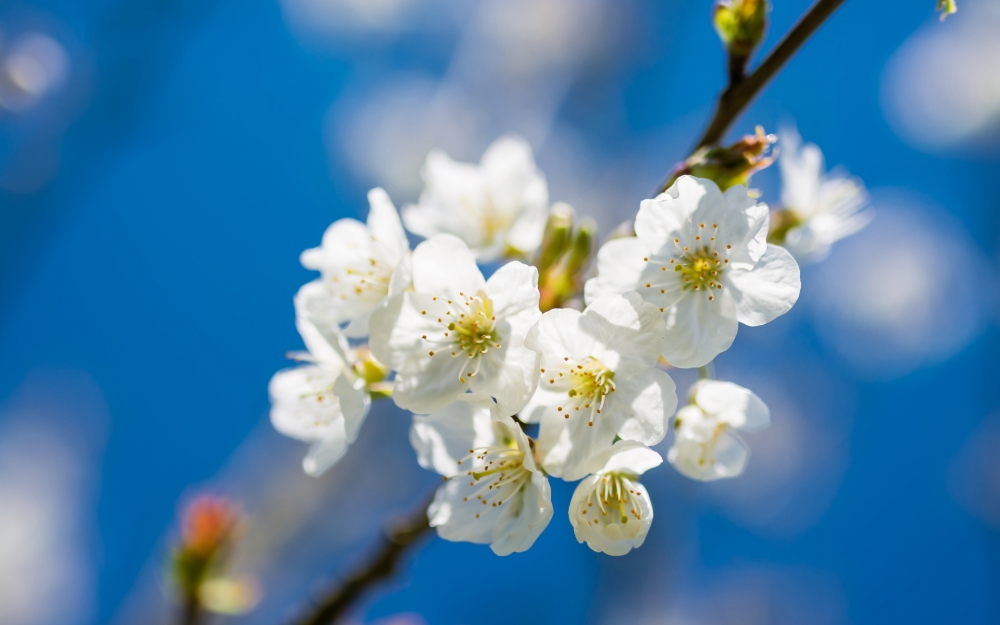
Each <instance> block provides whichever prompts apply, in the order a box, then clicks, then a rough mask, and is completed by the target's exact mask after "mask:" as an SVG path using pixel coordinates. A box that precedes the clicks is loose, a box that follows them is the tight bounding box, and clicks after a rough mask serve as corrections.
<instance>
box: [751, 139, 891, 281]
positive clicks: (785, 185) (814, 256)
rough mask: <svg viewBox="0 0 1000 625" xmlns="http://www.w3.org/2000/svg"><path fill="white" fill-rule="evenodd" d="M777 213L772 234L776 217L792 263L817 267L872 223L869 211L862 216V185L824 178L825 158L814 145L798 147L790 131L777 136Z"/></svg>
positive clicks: (839, 177) (841, 178)
mask: <svg viewBox="0 0 1000 625" xmlns="http://www.w3.org/2000/svg"><path fill="white" fill-rule="evenodd" d="M781 148H782V149H781V156H780V157H779V159H778V165H779V167H780V168H781V184H782V186H781V203H782V206H781V210H780V211H779V212H778V214H777V215H772V217H771V219H772V225H771V228H772V234H773V233H774V227H775V224H774V223H773V220H774V219H775V217H777V218H778V225H779V227H781V229H782V230H783V231H784V232H782V233H781V234H782V241H780V242H779V244H780V245H781V246H782V247H784V248H785V249H787V250H788V251H789V252H791V254H792V256H794V257H795V260H796V261H798V262H800V263H804V262H816V261H819V260H823V259H824V258H825V257H826V256H827V255H828V254H829V253H830V246H831V245H833V244H834V243H836V242H837V241H839V240H840V239H843V238H844V237H846V236H850V235H852V234H854V233H855V232H857V231H858V230H861V229H862V228H864V227H865V226H867V225H868V222H870V221H871V220H872V217H873V214H872V211H864V212H860V211H861V209H862V208H864V206H865V204H867V202H868V194H867V193H866V192H865V188H864V185H863V184H862V183H861V181H860V180H858V179H857V178H852V177H849V176H847V175H844V174H841V173H837V172H834V173H831V174H827V172H826V171H825V167H824V164H823V153H822V152H821V151H820V149H819V147H817V146H816V145H815V144H812V143H807V144H806V145H802V138H801V137H799V134H798V132H797V131H796V130H795V129H794V128H788V129H785V130H783V131H782V132H781Z"/></svg>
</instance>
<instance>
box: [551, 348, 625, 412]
mask: <svg viewBox="0 0 1000 625" xmlns="http://www.w3.org/2000/svg"><path fill="white" fill-rule="evenodd" d="M541 372H542V373H543V374H546V373H547V374H548V375H549V378H548V381H549V385H550V386H551V387H552V388H554V389H557V390H565V391H566V397H567V400H566V402H565V403H564V404H562V405H561V406H557V408H556V410H557V411H558V412H561V413H563V416H564V417H566V418H567V419H569V416H570V414H571V413H573V412H580V409H581V408H582V409H583V410H584V412H586V413H587V414H588V415H589V419H588V422H589V423H590V425H594V415H595V414H601V410H603V409H604V402H605V401H607V398H608V396H609V395H611V393H614V392H615V372H614V371H612V370H611V369H608V368H607V367H606V366H605V365H604V364H603V363H602V362H601V361H600V360H598V359H596V358H594V357H593V356H587V357H586V358H584V359H583V360H581V361H579V362H577V361H574V360H572V359H571V358H570V357H569V356H566V357H565V358H563V364H562V365H561V366H558V367H556V368H555V369H549V370H546V369H542V370H541Z"/></svg>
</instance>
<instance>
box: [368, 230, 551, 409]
mask: <svg viewBox="0 0 1000 625" xmlns="http://www.w3.org/2000/svg"><path fill="white" fill-rule="evenodd" d="M412 272H413V273H412V275H413V289H412V290H410V291H406V292H405V293H403V294H402V295H400V296H399V297H396V298H394V299H393V300H391V301H390V303H389V304H388V305H387V306H386V307H384V308H382V309H380V310H378V311H376V312H375V313H374V314H373V315H372V323H371V349H372V352H373V353H374V354H375V356H376V357H377V358H378V359H379V360H381V361H382V362H384V363H386V364H387V365H389V367H390V368H392V369H394V370H395V371H396V380H395V382H394V385H393V392H392V398H393V400H395V402H396V404H397V405H398V406H399V407H401V408H405V409H407V410H411V411H413V412H417V413H424V414H426V413H432V412H436V411H438V410H441V409H443V408H444V407H445V406H447V405H448V404H450V403H451V402H452V401H454V400H455V399H456V398H458V397H459V396H460V395H462V394H463V393H466V392H467V391H479V392H483V393H485V394H486V395H489V396H490V397H492V398H494V399H495V400H496V402H497V406H498V409H499V412H500V414H502V415H504V416H510V415H513V414H515V413H517V411H519V410H520V409H521V408H523V407H524V404H525V403H527V401H528V398H529V397H530V396H531V393H532V391H533V390H534V388H535V383H536V381H537V380H538V354H536V353H535V352H533V351H532V350H530V349H528V348H527V347H525V346H524V337H525V335H527V333H528V330H530V329H531V327H532V326H533V325H535V322H536V321H537V320H538V318H539V317H540V316H541V314H542V313H541V311H540V310H539V309H538V298H539V295H538V270H537V269H535V268H534V267H529V266H527V265H525V264H523V263H520V262H511V263H508V264H506V265H504V266H503V267H501V268H500V269H498V270H497V271H496V273H494V274H493V275H492V276H491V277H490V279H489V280H485V279H484V278H483V274H482V273H481V272H480V271H479V268H478V267H476V260H475V258H474V257H473V255H472V253H471V252H470V251H469V248H468V247H466V245H465V244H464V243H463V242H462V241H461V240H460V239H458V238H456V237H454V236H451V235H447V234H441V235H437V236H434V237H431V238H430V239H428V240H426V241H424V242H423V243H421V244H420V245H418V246H417V248H416V249H415V250H414V251H413V258H412Z"/></svg>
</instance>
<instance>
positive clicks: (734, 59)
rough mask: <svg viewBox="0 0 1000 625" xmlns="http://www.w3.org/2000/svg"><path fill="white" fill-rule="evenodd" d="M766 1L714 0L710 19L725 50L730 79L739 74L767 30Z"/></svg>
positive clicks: (735, 77) (735, 79)
mask: <svg viewBox="0 0 1000 625" xmlns="http://www.w3.org/2000/svg"><path fill="white" fill-rule="evenodd" d="M767 9H768V7H767V0H717V2H716V3H715V10H714V13H713V15H712V18H713V19H712V21H713V22H714V23H715V30H716V32H717V33H719V38H720V39H722V43H724V44H725V45H726V50H727V51H728V52H729V63H730V66H729V71H730V79H731V80H732V81H733V82H735V81H738V80H740V79H742V77H743V72H744V70H745V68H746V64H747V62H748V61H749V60H750V57H751V55H753V51H754V49H756V48H757V46H758V44H760V42H761V40H762V39H763V38H764V31H765V30H767Z"/></svg>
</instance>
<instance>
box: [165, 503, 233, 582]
mask: <svg viewBox="0 0 1000 625" xmlns="http://www.w3.org/2000/svg"><path fill="white" fill-rule="evenodd" d="M238 524H239V512H238V510H237V508H236V506H235V505H234V504H233V503H231V502H230V501H228V500H227V499H224V498H222V497H215V496H212V495H200V496H199V497H197V498H196V499H195V500H194V501H192V502H191V503H190V504H188V506H187V507H186V508H185V510H184V512H183V513H182V515H181V540H180V544H179V545H178V547H177V549H176V550H175V551H174V556H173V565H174V566H173V570H174V576H175V578H176V581H177V583H178V585H179V586H180V587H181V589H182V590H183V591H184V592H185V593H186V594H188V595H193V594H197V593H198V590H199V588H200V587H201V585H202V583H203V582H204V581H205V578H206V576H207V574H208V571H209V569H210V568H211V567H212V566H213V565H214V563H215V561H216V560H217V559H218V556H219V554H220V552H222V551H224V550H225V548H226V547H227V546H228V545H229V543H230V542H231V541H232V539H233V537H234V535H235V533H236V531H237V528H238Z"/></svg>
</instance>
